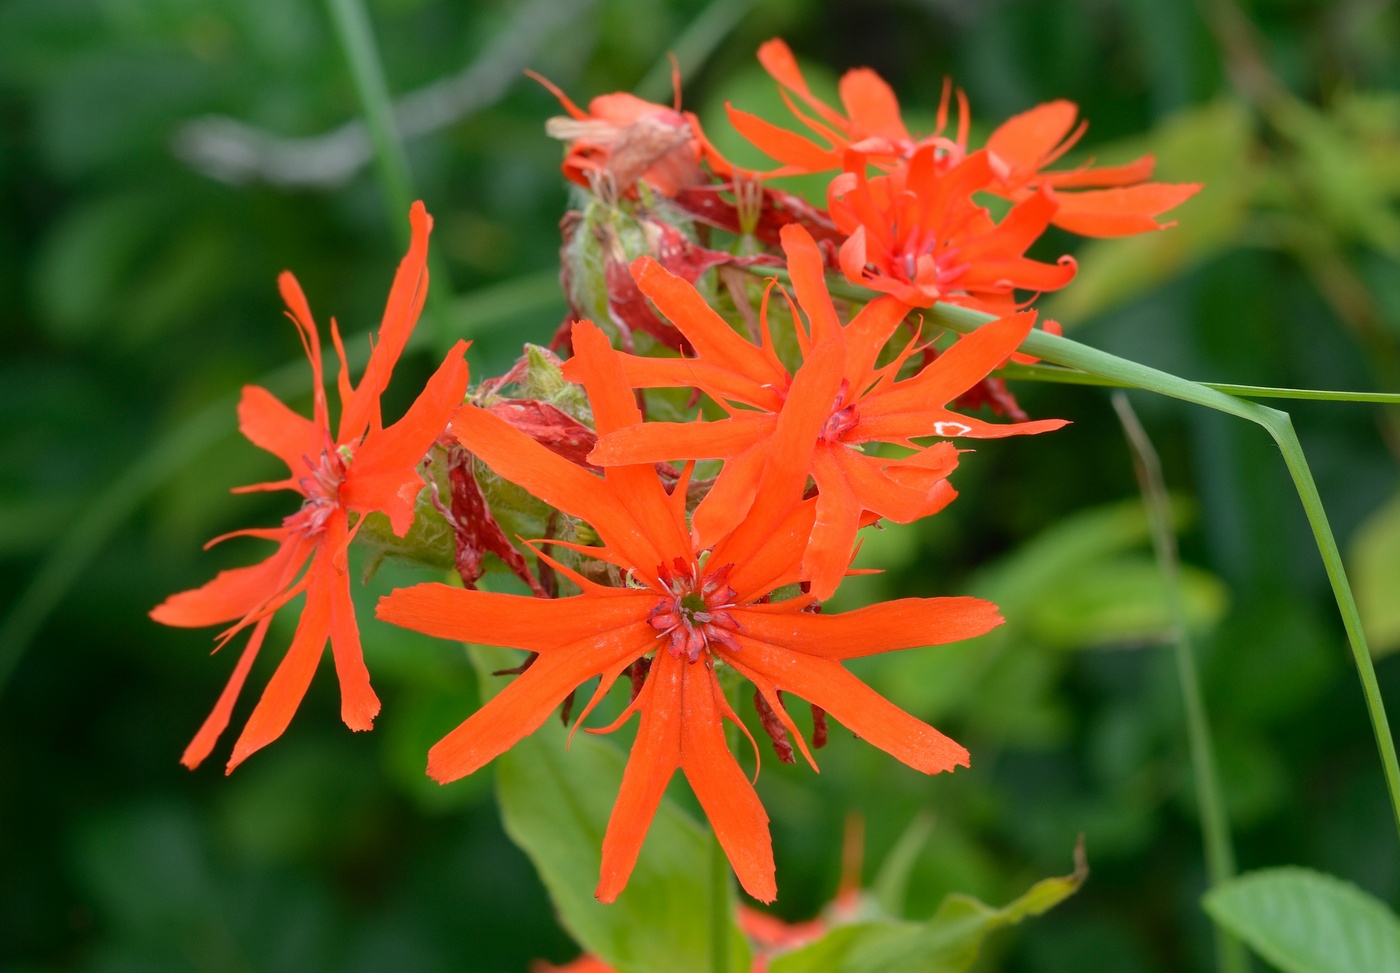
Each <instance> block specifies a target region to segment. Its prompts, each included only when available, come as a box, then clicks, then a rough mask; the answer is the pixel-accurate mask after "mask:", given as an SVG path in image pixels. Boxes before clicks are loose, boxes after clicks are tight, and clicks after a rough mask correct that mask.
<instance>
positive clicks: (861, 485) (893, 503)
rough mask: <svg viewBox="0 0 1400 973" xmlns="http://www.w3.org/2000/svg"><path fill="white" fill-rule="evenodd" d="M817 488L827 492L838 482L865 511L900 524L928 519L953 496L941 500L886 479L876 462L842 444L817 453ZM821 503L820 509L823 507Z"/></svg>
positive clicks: (814, 471)
mask: <svg viewBox="0 0 1400 973" xmlns="http://www.w3.org/2000/svg"><path fill="white" fill-rule="evenodd" d="M812 475H813V477H815V478H816V481H817V488H818V489H819V490H821V491H826V490H827V489H828V488H829V487H830V485H831V484H832V482H833V481H834V480H835V479H837V478H839V479H841V480H843V481H844V486H843V487H842V489H843V490H849V491H850V492H851V493H852V494H853V495H854V496H855V498H856V500H857V501H858V502H859V503H860V505H861V508H862V509H863V510H869V511H871V512H872V513H876V514H879V515H880V516H881V517H885V518H887V519H889V520H893V521H895V522H896V523H900V524H909V523H913V522H914V521H916V520H918V519H919V518H920V517H927V516H929V515H931V514H933V513H935V512H936V511H938V510H940V509H942V508H943V507H944V506H946V505H947V503H948V501H949V500H951V499H952V497H951V496H947V497H943V496H938V495H937V493H936V491H934V490H933V489H931V488H928V489H919V488H915V487H911V486H906V485H904V484H902V483H899V482H897V481H895V480H892V479H891V478H890V477H888V476H886V475H885V474H884V473H883V472H882V471H881V470H880V467H879V461H878V460H874V459H871V458H868V457H865V456H862V455H861V454H859V453H857V452H856V451H855V450H853V449H851V448H850V447H849V446H845V445H842V444H840V443H837V444H834V445H831V446H829V447H827V448H825V449H818V450H817V454H816V457H815V459H814V462H813V464H812ZM820 503H821V501H820V499H819V500H818V507H820Z"/></svg>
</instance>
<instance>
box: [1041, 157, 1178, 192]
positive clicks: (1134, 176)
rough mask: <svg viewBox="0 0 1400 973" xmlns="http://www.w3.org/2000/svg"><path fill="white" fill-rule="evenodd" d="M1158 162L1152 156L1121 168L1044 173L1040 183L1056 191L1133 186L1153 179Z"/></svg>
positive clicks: (1111, 167)
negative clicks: (1052, 187)
mask: <svg viewBox="0 0 1400 973" xmlns="http://www.w3.org/2000/svg"><path fill="white" fill-rule="evenodd" d="M1156 166H1157V160H1156V159H1154V158H1153V157H1152V156H1150V155H1144V156H1142V157H1141V158H1139V159H1134V160H1133V161H1132V162H1129V163H1126V164H1124V165H1121V166H1100V167H1098V168H1094V169H1087V168H1086V169H1074V170H1071V171H1069V172H1044V173H1041V175H1040V182H1041V183H1044V184H1046V185H1049V186H1054V187H1055V188H1056V189H1093V188H1098V187H1102V186H1131V185H1132V184H1134V183H1139V182H1142V181H1143V180H1144V179H1151V178H1152V170H1153V169H1154V168H1156Z"/></svg>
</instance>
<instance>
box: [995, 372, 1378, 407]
mask: <svg viewBox="0 0 1400 973" xmlns="http://www.w3.org/2000/svg"><path fill="white" fill-rule="evenodd" d="M997 377H999V378H1007V379H1013V380H1023V381H1028V382H1056V383H1059V384H1061V385H1096V386H1101V387H1108V388H1129V387H1130V386H1128V385H1127V384H1126V383H1124V382H1117V381H1114V380H1113V379H1111V378H1105V377H1103V376H1102V375H1090V374H1088V373H1086V372H1081V371H1079V370H1077V369H1071V368H1060V367H1058V366H1056V365H1017V364H1015V363H1011V364H1008V365H1003V366H1002V367H1001V368H999V369H997ZM1196 384H1197V385H1202V386H1204V387H1205V388H1208V389H1215V390H1216V391H1217V392H1226V393H1228V394H1230V395H1235V396H1242V397H1244V398H1247V399H1305V400H1310V401H1316V402H1369V403H1375V404H1380V405H1400V392H1341V391H1335V390H1332V389H1288V388H1276V387H1274V386H1271V385H1232V384H1227V383H1224V382H1197V383H1196Z"/></svg>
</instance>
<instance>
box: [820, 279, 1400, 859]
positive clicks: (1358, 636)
mask: <svg viewBox="0 0 1400 973" xmlns="http://www.w3.org/2000/svg"><path fill="white" fill-rule="evenodd" d="M835 291H836V288H835V287H833V292H835ZM929 316H930V317H931V318H933V319H934V320H936V321H937V322H938V323H940V324H942V325H943V326H945V327H947V328H948V329H949V330H952V331H956V332H958V333H959V334H967V333H968V332H971V331H975V330H977V328H979V327H980V326H982V325H983V324H986V323H987V322H989V321H993V320H995V317H994V316H993V315H990V314H983V313H981V312H980V311H973V310H969V309H968V308H961V307H952V306H948V305H943V304H938V305H935V306H934V307H933V308H931V309H930V311H929ZM1021 350H1022V351H1023V352H1025V353H1027V354H1030V355H1035V356H1036V357H1037V358H1043V359H1045V360H1046V361H1049V362H1053V363H1055V364H1057V365H1064V366H1066V367H1067V368H1077V369H1079V370H1080V371H1083V372H1088V373H1090V374H1093V375H1099V376H1102V377H1104V378H1108V379H1113V380H1114V381H1116V382H1121V383H1123V384H1125V385H1129V386H1131V387H1133V388H1140V389H1145V390H1147V391H1149V392H1157V393H1159V394H1161V395H1166V396H1170V397H1171V398H1174V399H1181V400H1182V401H1184V402H1192V403H1195V404H1196V405H1203V406H1205V407H1206V408H1208V409H1215V410H1216V411H1218V412H1224V413H1227V414H1228V415H1232V416H1238V417H1239V418H1241V419H1247V420H1249V421H1250V422H1253V423H1255V424H1257V425H1259V426H1262V427H1263V428H1264V430H1265V431H1266V432H1268V434H1269V435H1270V436H1271V437H1272V438H1273V440H1274V442H1275V443H1277V444H1278V447H1279V450H1280V451H1281V452H1282V453H1283V459H1284V463H1285V464H1287V466H1288V472H1289V474H1290V475H1291V476H1292V478H1293V486H1294V489H1296V490H1297V492H1298V498H1299V500H1301V501H1302V503H1303V510H1304V512H1305V513H1306V514H1307V518H1308V524H1309V525H1310V526H1311V527H1312V532H1313V540H1314V542H1315V543H1316V544H1317V550H1318V553H1319V554H1320V555H1321V556H1322V562H1323V565H1324V566H1325V567H1326V569H1327V578H1328V580H1329V581H1330V582H1331V585H1332V594H1333V596H1334V597H1335V598H1336V600H1337V608H1338V610H1339V611H1340V612H1341V615H1342V624H1343V626H1344V627H1345V628H1346V632H1347V639H1348V641H1349V643H1350V645H1351V655H1352V660H1353V662H1354V663H1355V665H1356V671H1357V675H1358V676H1359V677H1360V679H1361V689H1362V693H1363V695H1364V696H1365V699H1366V709H1367V712H1368V715H1369V716H1370V718H1371V729H1372V731H1373V732H1374V734H1375V737H1376V749H1377V751H1378V752H1379V754H1380V758H1381V765H1382V767H1383V769H1384V771H1385V780H1386V787H1387V788H1388V789H1389V792H1390V805H1391V810H1392V812H1393V814H1394V817H1395V824H1396V832H1397V835H1400V760H1397V758H1396V753H1395V740H1394V737H1393V736H1392V735H1391V732H1390V721H1389V719H1387V717H1386V712H1385V702H1384V700H1383V699H1382V698H1381V692H1380V685H1379V684H1378V683H1377V681H1376V668H1375V665H1374V663H1373V662H1372V660H1371V653H1370V650H1369V649H1368V648H1367V646H1366V634H1365V632H1364V631H1363V630H1362V627H1361V615H1360V613H1359V612H1358V611H1357V608H1356V598H1355V597H1354V596H1353V594H1352V591H1351V585H1350V584H1349V583H1348V582H1347V577H1346V569H1345V568H1344V567H1343V566H1342V555H1341V552H1340V551H1339V550H1338V549H1337V540H1336V538H1335V537H1334V536H1333V535H1332V527H1331V525H1330V524H1329V523H1328V522H1327V512H1326V510H1325V509H1324V508H1323V506H1322V498H1321V496H1320V495H1319V494H1318V492H1317V484H1316V483H1315V482H1314V481H1313V476H1312V470H1311V469H1309V467H1308V462H1307V459H1306V458H1305V457H1304V455H1303V448H1302V445H1301V444H1300V443H1299V442H1298V435H1297V433H1296V432H1294V430H1293V420H1292V419H1291V418H1290V417H1289V415H1288V413H1286V412H1282V411H1280V410H1278V409H1271V408H1268V407H1266V406H1262V405H1259V404H1257V403H1254V402H1248V401H1246V400H1244V399H1239V398H1236V397H1234V396H1233V395H1228V394H1226V393H1225V392H1221V391H1218V390H1216V389H1212V388H1208V387H1206V386H1204V385H1200V384H1198V383H1196V382H1192V381H1188V380H1187V379H1184V378H1179V377H1178V376H1176V375H1172V374H1169V373H1167V372H1163V371H1159V370H1158V369H1155V368H1150V367H1148V366H1147V365H1140V364H1138V363H1137V362H1133V361H1128V360H1127V359H1125V358H1119V357H1118V356H1117V355H1110V354H1109V353H1108V352H1106V351H1100V350H1099V349H1097V348H1091V347H1089V346H1088V345H1082V344H1080V343H1079V342H1077V341H1073V340H1071V339H1069V338H1064V337H1061V336H1059V335H1053V334H1047V333H1046V332H1044V331H1032V332H1031V333H1030V334H1029V335H1028V336H1027V337H1026V340H1025V341H1023V342H1022V343H1021Z"/></svg>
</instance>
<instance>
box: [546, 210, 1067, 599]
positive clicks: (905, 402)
mask: <svg viewBox="0 0 1400 973" xmlns="http://www.w3.org/2000/svg"><path fill="white" fill-rule="evenodd" d="M782 242H783V249H784V250H785V251H786V253H787V259H788V273H789V275H790V277H791V279H792V283H793V290H794V291H795V292H796V296H797V304H798V306H799V307H800V308H801V310H802V312H803V313H804V314H805V315H806V317H807V322H808V328H807V330H806V331H804V330H803V329H802V328H801V327H800V325H799V324H798V323H797V321H796V317H797V316H796V312H795V311H794V326H795V330H796V333H797V338H798V341H799V343H801V344H802V345H803V346H804V352H805V351H810V350H811V349H813V348H814V347H815V346H817V345H819V344H822V343H827V342H835V343H837V344H839V345H840V346H841V349H842V352H843V356H842V357H843V360H842V362H841V367H840V378H839V381H838V384H837V387H836V389H835V390H834V394H833V395H832V397H831V398H829V399H828V400H827V401H826V402H825V403H823V406H824V409H825V414H824V416H823V421H822V422H821V423H820V424H819V425H818V426H817V427H816V429H815V430H814V433H813V439H814V442H813V443H812V444H811V451H810V453H809V454H808V455H809V456H810V458H811V462H810V466H808V467H807V468H806V469H805V470H803V471H802V472H803V475H804V477H805V476H806V475H807V474H808V473H810V475H811V476H812V478H813V479H814V480H815V481H816V484H817V490H818V493H817V501H816V502H817V509H816V522H815V526H814V528H813V530H812V535H811V541H810V544H809V546H808V549H807V554H806V558H805V561H804V565H803V572H804V575H805V576H806V578H807V580H809V581H811V583H812V594H814V595H815V596H816V597H817V598H819V599H825V598H827V597H830V595H831V593H832V592H833V591H835V589H836V586H837V584H839V583H840V580H841V576H842V574H843V573H844V572H845V570H846V566H847V565H848V564H849V562H850V557H851V548H852V545H853V543H854V542H855V537H856V532H857V530H858V529H859V528H860V525H861V522H862V520H863V518H864V517H865V516H866V512H867V511H869V512H871V513H873V514H875V515H877V516H879V517H885V518H888V519H890V520H894V521H897V522H900V523H908V522H910V521H912V520H915V519H918V518H919V517H924V516H927V515H929V514H931V513H934V512H936V511H937V510H939V509H941V508H942V507H943V506H944V505H946V504H947V503H948V502H949V501H951V500H952V499H953V497H954V495H955V494H954V492H953V490H952V487H951V486H949V485H948V483H947V482H946V480H945V477H946V476H947V475H948V474H949V473H951V472H952V470H953V468H954V466H955V465H956V463H957V450H956V449H954V448H953V446H952V444H951V443H948V442H940V443H936V444H934V445H932V446H929V447H926V448H922V449H919V448H918V447H916V445H915V443H914V442H913V440H915V439H918V438H922V437H928V436H936V437H938V438H940V439H943V440H947V439H949V438H958V437H969V438H978V439H988V438H999V437H1002V436H1011V435H1017V434H1024V433H1037V432H1046V431H1049V430H1051V429H1058V428H1059V427H1060V426H1062V425H1064V424H1065V423H1064V421H1063V420H1060V419H1043V420H1038V421H1035V422H1023V423H1004V424H996V423H989V422H984V421H983V420H980V419H975V418H972V417H971V416H965V415H961V414H959V413H955V412H952V411H950V410H949V409H948V408H947V403H949V402H951V401H953V400H954V399H956V398H957V397H958V396H959V395H961V394H962V393H963V392H965V391H967V390H968V389H970V388H972V387H973V386H975V385H976V384H977V383H979V382H980V381H982V379H983V378H985V377H986V375H987V374H988V373H989V372H990V371H991V370H992V369H994V368H996V367H997V366H999V365H1000V364H1002V363H1003V362H1004V361H1005V360H1006V358H1007V356H1008V355H1010V354H1011V353H1012V352H1013V351H1014V350H1015V349H1016V347H1017V345H1019V344H1020V342H1021V340H1022V339H1024V338H1025V336H1026V334H1027V333H1028V332H1029V331H1030V329H1031V327H1032V326H1033V325H1034V323H1035V313H1034V312H1025V313H1021V314H1015V315H1010V316H1008V317H1004V318H1001V319H1000V320H997V321H994V322H991V323H989V324H987V325H985V326H983V327H982V328H979V329H978V330H977V331H975V332H974V333H972V334H971V335H968V336H967V337H964V338H962V339H960V340H959V341H958V342H957V343H956V344H954V345H953V346H952V347H951V348H950V349H949V350H948V351H947V352H945V353H944V354H942V355H939V356H938V357H937V358H936V359H935V360H934V361H933V362H932V363H930V364H929V365H928V366H927V367H926V368H924V369H923V370H922V371H921V372H920V373H919V374H918V375H916V376H914V377H912V378H908V379H904V380H902V381H901V380H897V379H896V375H897V373H898V371H899V369H900V367H901V366H902V365H903V364H904V362H905V361H906V360H907V358H908V356H909V355H910V354H911V353H912V352H913V345H910V346H909V347H908V348H906V349H905V350H904V351H903V352H902V353H901V354H900V355H899V356H897V357H896V359H895V360H894V361H893V362H891V363H889V364H887V365H885V366H883V367H876V360H877V358H878V356H879V354H880V351H881V349H883V348H884V347H885V345H886V343H887V342H888V341H889V339H890V336H891V335H892V334H893V333H894V330H895V328H897V327H898V326H899V324H900V322H901V321H903V320H904V318H905V315H906V314H907V313H908V311H909V308H908V306H907V305H905V304H903V303H901V302H899V301H897V300H895V299H894V298H890V297H881V298H878V299H876V300H875V301H872V302H871V303H870V304H867V305H866V306H865V307H864V308H863V309H862V310H861V311H860V313H858V314H857V315H856V316H855V317H854V318H852V319H851V321H850V322H849V323H848V324H844V325H843V324H842V323H841V321H840V319H839V318H838V316H837V313H836V308H835V306H834V305H833V303H832V300H831V295H830V294H829V293H828V291H827V288H826V280H825V276H824V273H823V266H822V257H821V253H820V251H819V250H818V248H817V245H816V243H815V242H813V240H812V238H811V237H810V236H809V235H808V234H807V233H806V231H805V230H803V229H802V228H801V227H799V226H787V227H784V228H783V234H782ZM634 269H635V273H636V277H637V282H638V285H639V286H640V287H641V289H642V291H643V292H644V293H645V294H646V295H647V296H648V297H649V298H651V300H652V301H653V303H655V304H656V306H657V308H659V309H660V311H661V313H662V314H664V315H665V316H666V317H667V318H669V319H670V320H671V322H672V323H673V324H675V325H676V327H677V328H679V329H680V330H681V332H682V333H683V334H684V335H685V336H686V339H687V340H688V341H689V342H690V344H691V345H692V346H693V347H694V348H695V351H696V357H695V358H693V359H659V358H640V357H636V356H631V355H627V356H623V362H624V366H625V368H626V374H627V380H628V381H629V382H630V383H632V385H634V386H635V387H637V388H656V387H665V386H694V387H696V388H699V389H702V390H704V391H706V392H708V393H709V394H710V395H711V396H712V397H713V398H714V399H715V400H716V401H717V402H719V404H720V405H722V406H723V407H724V408H725V409H726V410H727V411H728V412H729V418H727V419H723V420H720V421H717V422H679V423H678V422H648V423H644V424H640V425H629V426H626V427H624V428H621V429H618V430H616V431H614V432H610V433H608V434H607V435H604V436H602V437H601V438H600V440H599V442H598V445H597V447H595V449H594V450H593V452H592V453H591V454H590V459H592V460H593V462H595V463H598V464H599V465H602V466H605V467H606V466H609V465H612V464H618V463H647V462H656V461H660V460H672V459H674V460H694V459H723V460H724V461H725V464H724V468H723V470H721V472H720V474H719V477H718V479H717V480H716V482H715V485H714V487H713V489H712V490H711V491H710V493H709V494H708V495H707V496H706V497H705V499H703V500H702V501H701V502H700V505H699V506H698V507H697V508H696V510H695V515H694V521H693V523H694V526H695V530H696V533H697V535H698V537H699V542H700V544H701V545H702V546H707V545H708V544H710V543H712V542H713V541H714V540H715V539H717V538H718V537H720V536H723V535H724V534H725V533H727V532H729V531H731V530H733V529H734V527H735V525H736V524H738V522H739V521H740V520H742V518H743V517H744V515H745V514H746V513H747V511H748V509H749V506H750V504H751V503H752V502H753V499H754V497H755V496H756V494H757V490H758V484H759V481H760V477H761V474H762V471H763V469H764V466H765V459H764V458H765V456H766V455H767V454H768V452H769V451H770V449H771V448H772V441H773V437H774V435H776V433H777V430H778V428H779V427H780V425H781V422H782V419H781V417H782V416H783V415H784V414H786V413H787V411H788V410H789V409H792V408H805V407H806V405H805V403H801V402H798V401H797V400H795V399H794V398H793V396H792V393H791V389H792V387H793V384H794V378H793V376H792V375H790V374H789V373H788V371H787V368H786V366H784V365H783V363H782V362H781V361H780V360H779V359H778V356H777V354H776V353H775V352H774V350H773V342H772V336H771V335H770V333H769V331H768V324H767V321H768V315H767V306H766V302H765V306H764V307H763V308H762V311H761V317H760V323H761V329H762V333H763V344H762V345H761V346H757V347H756V346H754V345H753V344H752V343H750V342H749V341H747V340H746V339H744V338H742V337H740V336H739V335H738V334H737V333H735V331H734V330H733V329H732V328H730V326H729V325H728V324H727V323H726V322H725V321H724V320H723V319H722V318H721V317H720V316H719V315H718V314H717V313H715V311H714V310H712V309H711V308H710V307H709V306H708V305H707V304H706V303H705V300H704V298H703V297H702V296H701V295H700V294H699V292H698V291H696V290H695V288H694V287H693V286H692V285H690V284H689V283H687V282H686V281H684V280H682V279H681V278H679V277H676V276H675V275H673V274H670V273H668V272H667V271H666V270H665V269H664V268H662V267H661V266H660V265H658V264H657V263H656V262H655V261H652V260H648V259H646V258H643V259H642V260H639V261H638V262H637V265H636V267H635V268H634ZM804 367H805V366H804ZM576 368H577V366H576V365H566V370H565V374H572V373H573V372H574V371H575V369H576ZM600 432H601V430H600ZM871 442H889V443H897V444H899V445H902V446H906V447H909V448H911V449H916V452H915V453H914V454H913V455H912V456H908V457H905V458H903V459H898V460H893V459H888V458H879V457H876V456H871V455H867V454H865V453H863V452H862V451H861V447H862V445H864V444H866V443H871Z"/></svg>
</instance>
